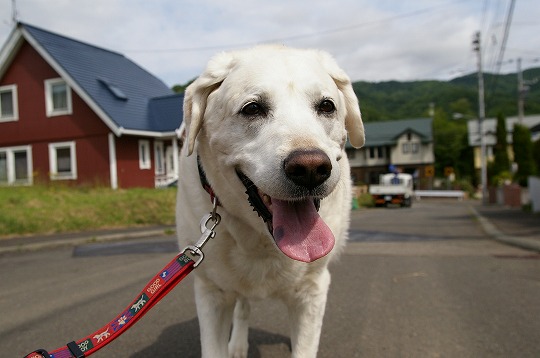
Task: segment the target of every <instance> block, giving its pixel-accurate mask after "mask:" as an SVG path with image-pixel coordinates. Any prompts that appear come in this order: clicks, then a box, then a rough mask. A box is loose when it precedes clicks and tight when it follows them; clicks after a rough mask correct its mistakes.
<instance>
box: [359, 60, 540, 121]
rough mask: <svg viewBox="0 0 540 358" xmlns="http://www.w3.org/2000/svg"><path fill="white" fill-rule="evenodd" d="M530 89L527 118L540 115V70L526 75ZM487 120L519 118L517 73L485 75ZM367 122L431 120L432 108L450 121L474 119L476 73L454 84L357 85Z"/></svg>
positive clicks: (396, 82) (416, 82) (527, 97)
mask: <svg viewBox="0 0 540 358" xmlns="http://www.w3.org/2000/svg"><path fill="white" fill-rule="evenodd" d="M523 78H524V80H525V81H526V83H530V84H529V85H528V87H529V88H528V91H527V92H526V95H525V115H528V114H537V113H540V81H538V80H539V79H540V68H534V69H529V70H526V71H524V72H523ZM484 84H485V106H486V117H488V118H495V117H496V116H497V115H498V114H502V115H504V116H506V117H510V116H516V115H517V111H518V109H517V108H518V107H517V102H518V89H517V88H518V85H517V75H516V74H515V73H512V74H505V75H493V74H489V73H485V74H484ZM353 88H354V91H355V93H356V95H357V96H358V98H359V101H360V107H361V109H362V117H363V119H364V121H366V122H376V121H384V120H395V119H404V118H417V117H427V116H428V115H429V109H430V105H431V104H432V105H433V106H434V107H435V108H437V109H439V110H440V111H443V112H445V113H446V114H447V115H448V116H449V117H450V118H454V115H455V116H456V117H460V118H467V119H470V118H474V117H476V116H477V113H478V77H477V75H476V73H474V74H470V75H467V76H463V77H458V78H455V79H453V80H450V81H409V82H398V81H387V82H363V81H360V82H354V83H353Z"/></svg>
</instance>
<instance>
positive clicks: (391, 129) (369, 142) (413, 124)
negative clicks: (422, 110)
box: [347, 118, 433, 148]
mask: <svg viewBox="0 0 540 358" xmlns="http://www.w3.org/2000/svg"><path fill="white" fill-rule="evenodd" d="M432 122H433V120H432V119H431V118H415V119H400V120H396V121H381V122H367V123H364V131H365V133H366V144H365V147H378V146H387V145H395V144H396V142H397V139H398V138H399V136H401V135H402V134H403V133H407V132H414V133H416V134H418V135H419V136H420V137H421V138H422V141H423V142H431V141H433V129H432ZM347 147H348V148H349V147H352V146H351V145H350V143H349V142H347Z"/></svg>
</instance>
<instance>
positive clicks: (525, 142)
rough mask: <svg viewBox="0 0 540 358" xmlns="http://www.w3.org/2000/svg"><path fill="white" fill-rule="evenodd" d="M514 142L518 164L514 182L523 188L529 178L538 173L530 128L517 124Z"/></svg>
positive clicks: (513, 135) (513, 136) (515, 159)
mask: <svg viewBox="0 0 540 358" xmlns="http://www.w3.org/2000/svg"><path fill="white" fill-rule="evenodd" d="M512 142H513V149H514V161H515V162H516V164H517V172H516V173H515V174H514V180H515V181H516V182H518V183H519V185H521V186H527V178H528V177H529V176H530V175H534V174H535V172H536V169H535V164H534V160H533V146H532V141H531V131H530V130H529V128H527V127H526V126H524V125H521V124H515V125H514V133H513V134H512Z"/></svg>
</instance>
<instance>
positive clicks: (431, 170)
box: [424, 165, 435, 177]
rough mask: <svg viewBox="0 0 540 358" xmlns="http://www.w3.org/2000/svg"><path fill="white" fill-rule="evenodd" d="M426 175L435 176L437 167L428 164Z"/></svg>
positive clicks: (425, 170)
mask: <svg viewBox="0 0 540 358" xmlns="http://www.w3.org/2000/svg"><path fill="white" fill-rule="evenodd" d="M424 175H425V176H427V177H433V176H435V168H434V167H433V165H427V166H426V167H425V168H424Z"/></svg>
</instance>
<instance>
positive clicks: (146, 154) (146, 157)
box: [139, 140, 152, 169]
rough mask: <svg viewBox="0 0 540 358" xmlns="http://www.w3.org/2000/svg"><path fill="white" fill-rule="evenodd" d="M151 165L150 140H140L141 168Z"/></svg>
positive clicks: (147, 167) (148, 167)
mask: <svg viewBox="0 0 540 358" xmlns="http://www.w3.org/2000/svg"><path fill="white" fill-rule="evenodd" d="M151 167H152V161H151V158H150V141H149V140H139V169H150V168H151Z"/></svg>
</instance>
